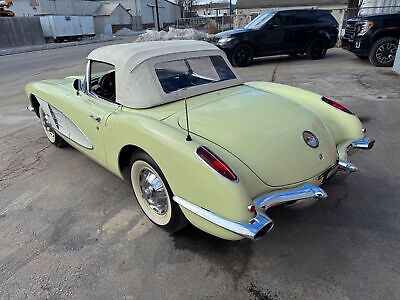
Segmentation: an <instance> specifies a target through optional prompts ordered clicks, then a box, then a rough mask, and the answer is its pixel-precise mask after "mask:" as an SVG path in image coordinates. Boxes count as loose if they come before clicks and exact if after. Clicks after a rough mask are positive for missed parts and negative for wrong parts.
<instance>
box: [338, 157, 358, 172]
mask: <svg viewBox="0 0 400 300" xmlns="http://www.w3.org/2000/svg"><path fill="white" fill-rule="evenodd" d="M338 166H339V170H342V171H348V172H357V171H358V167H356V165H354V164H352V163H351V162H349V161H347V160H344V159H340V160H339V162H338Z"/></svg>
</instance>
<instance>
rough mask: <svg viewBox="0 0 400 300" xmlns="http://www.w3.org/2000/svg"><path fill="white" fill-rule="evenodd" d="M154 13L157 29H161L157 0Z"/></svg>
mask: <svg viewBox="0 0 400 300" xmlns="http://www.w3.org/2000/svg"><path fill="white" fill-rule="evenodd" d="M156 15H157V30H158V31H161V27H160V14H159V13H158V0H156Z"/></svg>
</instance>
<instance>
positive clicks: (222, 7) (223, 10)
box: [192, 2, 234, 17]
mask: <svg viewBox="0 0 400 300" xmlns="http://www.w3.org/2000/svg"><path fill="white" fill-rule="evenodd" d="M192 9H193V11H194V12H195V14H196V15H197V16H199V17H221V16H228V15H230V12H229V2H215V3H213V2H210V3H206V4H198V5H194V6H193V8H192ZM232 9H234V5H232Z"/></svg>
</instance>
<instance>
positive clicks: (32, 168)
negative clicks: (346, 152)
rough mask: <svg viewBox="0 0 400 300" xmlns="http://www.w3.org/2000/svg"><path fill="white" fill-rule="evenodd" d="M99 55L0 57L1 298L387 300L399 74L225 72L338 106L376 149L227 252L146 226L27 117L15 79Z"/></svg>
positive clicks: (332, 67) (269, 68)
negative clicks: (312, 199)
mask: <svg viewBox="0 0 400 300" xmlns="http://www.w3.org/2000/svg"><path fill="white" fill-rule="evenodd" d="M99 46H100V44H95V45H84V46H78V47H71V48H63V49H54V50H47V51H42V52H34V53H26V54H19V55H12V56H4V57H0V65H1V68H0V78H1V80H0V91H1V92H0V145H1V146H0V232H1V235H0V236H1V238H0V299H23V298H28V299H37V298H52V299H63V298H77V299H93V298H96V299H124V298H125V299H395V298H398V297H399V295H400V284H399V283H400V188H399V187H400V172H399V170H400V159H399V146H400V136H399V134H398V132H399V131H400V119H399V113H400V95H399V94H400V77H399V76H397V75H395V74H394V73H393V72H392V70H391V69H388V68H375V67H373V66H371V65H370V64H369V63H368V62H367V61H362V60H359V59H357V58H356V57H355V56H353V55H352V54H350V53H346V52H344V51H343V50H340V49H333V50H330V51H329V52H328V54H327V57H326V58H325V59H323V60H320V61H310V60H308V59H306V58H303V57H299V58H295V59H293V58H289V57H286V56H281V57H273V58H266V59H259V60H257V61H256V62H255V63H254V64H253V65H252V66H250V67H248V68H243V69H238V72H239V74H240V75H241V76H242V77H243V78H244V79H246V80H266V81H274V82H279V83H285V84H289V85H294V86H298V87H301V88H305V89H308V90H312V91H315V92H318V93H321V94H323V95H325V96H328V97H332V98H335V99H339V100H340V103H341V104H343V105H345V106H347V107H348V108H350V109H351V110H353V111H354V112H355V113H357V114H358V115H359V116H360V118H361V120H362V121H363V122H364V124H365V127H366V128H367V129H368V135H369V136H371V137H374V138H376V140H377V142H376V146H375V148H374V149H373V150H372V151H370V152H360V153H359V154H358V155H357V156H355V157H354V159H353V162H354V163H355V164H356V165H357V166H359V168H360V171H359V172H358V173H357V174H352V175H351V176H350V177H349V178H347V180H346V181H344V182H340V183H327V184H326V185H325V187H324V188H325V190H326V191H327V192H328V194H329V198H328V199H327V200H323V201H320V202H319V203H318V204H317V205H315V206H314V207H312V208H310V209H308V210H306V211H300V212H299V211H288V210H285V209H282V208H275V209H273V210H272V211H271V214H270V215H271V217H272V218H273V219H274V221H275V223H276V225H275V228H274V229H273V231H272V232H270V233H269V234H268V235H266V236H264V237H263V238H262V239H260V240H257V241H250V240H243V241H239V242H231V241H224V240H220V239H218V238H215V237H213V236H210V235H208V234H205V233H203V232H201V231H199V230H197V229H196V228H194V227H188V228H186V229H184V230H183V231H181V232H179V233H177V234H174V235H169V234H167V233H166V232H164V231H163V230H161V229H159V228H157V227H155V226H153V225H152V224H151V223H150V222H149V221H148V220H147V219H146V217H144V215H143V214H142V212H141V211H140V208H139V206H138V204H137V203H136V202H135V200H134V199H133V196H132V191H131V188H130V186H129V185H128V184H127V183H125V182H122V181H121V180H120V179H119V178H117V177H115V176H114V175H112V174H111V173H109V172H108V171H106V170H105V169H103V168H102V167H100V166H99V165H97V164H96V163H95V162H93V161H91V160H90V159H89V158H87V157H85V156H84V155H82V154H80V153H79V152H77V151H76V150H74V149H73V148H71V147H69V148H66V149H57V148H55V147H53V146H50V145H49V143H48V142H47V140H46V137H45V134H44V133H43V131H42V128H41V126H40V124H39V122H38V120H37V119H36V118H35V117H34V116H33V115H32V114H31V113H29V112H27V111H26V109H25V107H26V106H27V103H28V102H27V99H26V96H25V94H24V86H25V84H26V83H28V82H29V81H35V80H41V79H47V78H63V77H65V76H69V75H74V74H82V73H83V72H84V69H85V66H84V63H83V62H84V59H85V57H86V55H87V54H88V53H89V52H90V50H91V49H93V48H95V47H99ZM287 122H290V120H287ZM258 130H260V129H258ZM288 172H290V170H288ZM188 176H190V174H188ZM199 184H201V183H199Z"/></svg>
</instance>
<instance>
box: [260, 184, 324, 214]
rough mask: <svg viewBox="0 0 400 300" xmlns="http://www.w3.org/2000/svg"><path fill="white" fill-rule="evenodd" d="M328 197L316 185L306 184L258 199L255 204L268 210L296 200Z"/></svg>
mask: <svg viewBox="0 0 400 300" xmlns="http://www.w3.org/2000/svg"><path fill="white" fill-rule="evenodd" d="M327 197H328V194H327V193H326V192H325V191H324V190H323V189H321V188H320V187H317V186H316V185H314V184H311V183H306V184H304V185H303V186H302V187H300V188H294V189H289V190H282V191H278V192H273V193H270V194H268V195H266V196H263V197H260V198H257V199H256V200H254V204H255V205H256V206H257V207H258V208H259V209H262V210H267V209H268V208H270V207H272V206H276V205H280V204H284V203H287V202H291V201H295V200H304V199H309V198H316V199H325V198H327Z"/></svg>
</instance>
